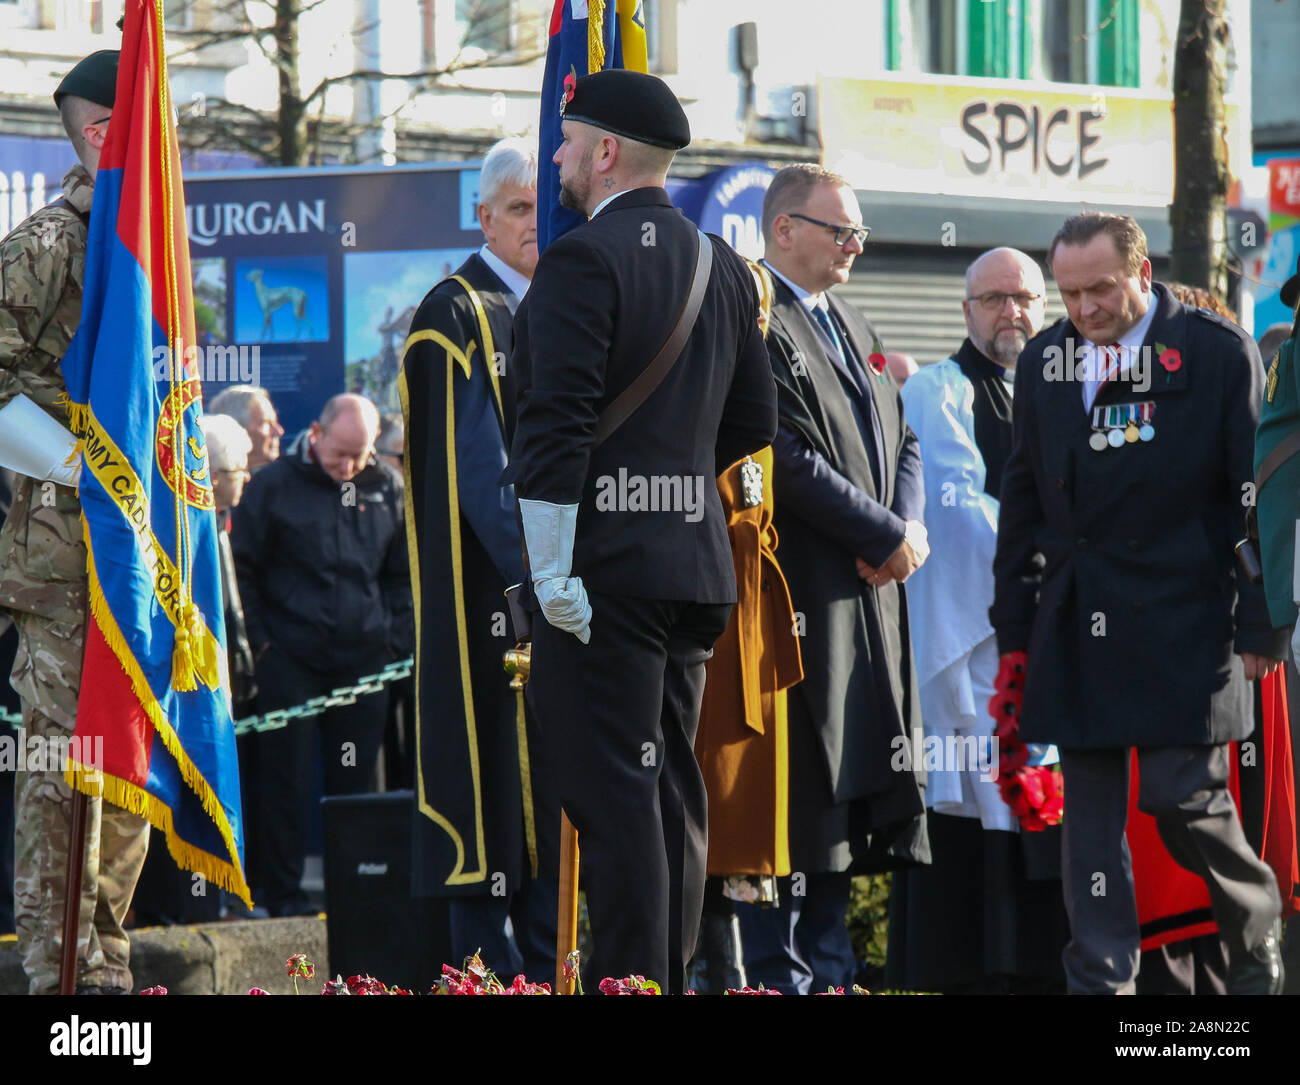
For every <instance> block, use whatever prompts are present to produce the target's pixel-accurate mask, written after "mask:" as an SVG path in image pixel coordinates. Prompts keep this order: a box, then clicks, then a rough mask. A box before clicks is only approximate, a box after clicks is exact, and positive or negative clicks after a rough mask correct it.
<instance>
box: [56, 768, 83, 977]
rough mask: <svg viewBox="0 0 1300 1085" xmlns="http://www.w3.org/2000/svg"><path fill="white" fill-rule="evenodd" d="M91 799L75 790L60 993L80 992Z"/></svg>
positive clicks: (65, 882) (60, 968)
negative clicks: (79, 963)
mask: <svg viewBox="0 0 1300 1085" xmlns="http://www.w3.org/2000/svg"><path fill="white" fill-rule="evenodd" d="M88 803H89V800H88V799H87V798H86V793H85V792H84V791H82V790H81V788H79V787H74V788H73V789H72V838H71V840H70V841H69V843H68V875H67V878H65V879H64V883H63V884H64V890H65V892H66V894H67V896H66V897H65V898H64V901H63V944H62V945H61V946H60V953H59V994H61V995H72V994H76V992H77V928H78V927H79V926H81V879H82V874H83V873H84V871H85V869H86V809H87V805H88Z"/></svg>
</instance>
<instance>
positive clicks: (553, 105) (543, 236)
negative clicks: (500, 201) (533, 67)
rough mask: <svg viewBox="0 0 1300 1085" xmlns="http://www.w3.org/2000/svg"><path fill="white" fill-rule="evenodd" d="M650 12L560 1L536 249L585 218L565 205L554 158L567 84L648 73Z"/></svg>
mask: <svg viewBox="0 0 1300 1085" xmlns="http://www.w3.org/2000/svg"><path fill="white" fill-rule="evenodd" d="M645 31H646V28H645V14H644V9H643V7H642V3H641V0H617V4H616V3H615V0H555V7H554V8H553V9H552V11H551V36H550V42H549V44H548V45H547V47H546V74H545V75H544V76H543V78H542V115H541V122H540V124H539V125H538V141H537V142H538V147H537V152H538V153H537V162H538V169H537V251H538V252H539V253H540V252H545V251H546V246H547V245H549V244H550V243H551V242H552V241H554V240H555V239H556V238H557V237H561V236H562V235H564V234H565V233H567V232H568V231H569V230H572V229H573V228H574V227H575V226H577V225H579V224H580V223H582V222H585V221H586V219H585V217H584V216H583V215H581V214H579V213H578V212H577V211H570V210H569V209H568V208H567V207H561V206H560V167H559V166H557V165H556V164H555V163H554V162H552V161H551V159H552V158H553V157H554V155H555V152H556V151H557V150H558V149H559V146H560V144H561V143H563V142H564V137H563V136H562V135H561V134H560V102H561V101H562V100H563V98H564V94H565V90H566V87H565V80H566V79H568V78H569V77H570V76H572V77H573V79H574V80H576V79H578V78H580V77H581V76H584V75H590V74H591V73H592V72H598V71H602V70H603V69H605V68H630V69H632V70H633V71H638V72H643V71H645V70H646V32H645Z"/></svg>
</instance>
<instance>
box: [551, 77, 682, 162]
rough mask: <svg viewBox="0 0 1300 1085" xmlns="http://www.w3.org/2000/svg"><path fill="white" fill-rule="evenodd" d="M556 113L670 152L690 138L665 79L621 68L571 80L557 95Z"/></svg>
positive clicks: (680, 147)
mask: <svg viewBox="0 0 1300 1085" xmlns="http://www.w3.org/2000/svg"><path fill="white" fill-rule="evenodd" d="M570 89H571V90H572V95H570V94H569V90H570ZM560 116H561V117H562V118H563V119H564V120H566V121H581V122H582V123H583V124H590V125H594V126H595V127H596V128H601V129H604V130H605V131H606V132H612V133H613V134H614V135H616V136H626V137H627V138H628V139H634V140H636V141H637V142H638V143H649V144H651V145H652V146H654V147H669V148H671V149H672V150H674V151H680V150H681V149H682V148H683V147H685V146H686V145H687V144H688V143H690V141H691V126H690V125H689V124H688V123H687V121H686V114H685V113H684V112H683V111H682V106H681V103H680V102H679V101H678V100H677V95H675V94H674V93H673V92H672V91H671V90H669V89H668V84H667V83H665V82H664V81H663V80H662V79H658V78H656V77H655V76H653V75H647V74H646V73H645V72H632V71H628V70H627V69H626V68H606V69H605V70H604V71H602V72H593V73H592V74H591V75H584V76H583V77H582V78H581V79H579V80H577V82H576V83H571V84H570V87H569V88H566V90H565V94H564V96H563V97H562V98H561V99H560Z"/></svg>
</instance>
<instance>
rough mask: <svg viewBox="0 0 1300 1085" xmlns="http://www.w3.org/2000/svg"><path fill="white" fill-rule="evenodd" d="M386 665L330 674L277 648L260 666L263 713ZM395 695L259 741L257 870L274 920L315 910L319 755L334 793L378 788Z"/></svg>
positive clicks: (261, 897)
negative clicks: (310, 836)
mask: <svg viewBox="0 0 1300 1085" xmlns="http://www.w3.org/2000/svg"><path fill="white" fill-rule="evenodd" d="M384 662H386V660H372V661H371V664H372V665H370V666H366V665H365V661H362V662H361V663H359V665H358V669H357V672H356V674H322V673H320V672H318V671H313V670H311V669H309V668H307V667H304V666H302V665H301V664H300V663H298V662H297V661H296V660H294V659H291V658H290V657H289V656H287V655H285V654H284V653H283V652H281V651H279V650H278V649H277V648H276V647H275V645H272V646H271V647H269V648H268V649H267V650H266V652H265V653H264V654H263V656H262V658H261V659H260V660H258V663H257V685H258V697H257V705H258V711H259V712H263V713H265V712H269V711H271V710H272V709H276V708H289V707H292V706H293V705H297V704H302V703H304V702H305V701H307V700H308V698H311V697H319V696H322V695H324V694H326V693H329V692H330V690H332V689H336V688H338V687H339V686H343V685H347V684H349V683H352V682H355V681H356V679H357V677H358V676H360V675H362V674H372V673H374V672H375V671H377V670H379V669H380V668H381V667H382V666H383V663H384ZM387 705H388V690H387V689H386V688H385V689H384V690H383V691H381V692H379V693H371V694H367V695H366V696H364V697H359V698H357V701H356V703H355V704H350V705H340V706H339V707H337V708H331V709H328V710H327V711H326V712H324V713H322V714H321V715H319V716H315V717H311V718H309V719H303V720H291V721H290V722H289V724H288V726H286V727H280V728H277V729H275V730H272V731H263V732H261V733H259V734H257V735H256V736H255V738H254V744H255V746H256V761H257V773H256V777H255V784H254V787H255V789H256V790H255V791H254V792H253V794H252V795H251V796H249V797H248V798H246V799H245V803H246V805H251V806H254V807H255V810H254V816H253V817H252V818H251V819H250V820H251V821H252V823H253V824H254V825H255V826H256V827H257V830H258V834H259V838H258V841H257V845H258V846H257V847H256V848H255V849H254V852H255V854H256V856H257V869H256V870H254V871H253V877H254V889H255V891H256V898H255V899H256V902H257V903H258V904H264V905H265V906H266V909H267V911H268V912H270V913H271V915H272V916H275V915H294V914H298V913H299V912H301V911H302V910H303V909H304V908H305V907H306V905H307V898H306V895H305V894H304V893H303V892H302V889H301V883H302V873H303V862H304V859H305V858H306V848H307V821H308V817H309V814H310V808H309V804H310V802H311V800H312V795H311V784H312V755H313V752H314V750H315V747H316V744H317V743H319V744H320V750H321V758H322V763H323V766H324V777H325V781H324V790H325V794H326V795H355V794H361V793H364V792H369V791H375V790H377V789H378V784H379V781H378V774H377V772H376V767H377V762H378V757H379V748H380V745H381V743H382V742H383V737H384V722H385V718H386V715H387Z"/></svg>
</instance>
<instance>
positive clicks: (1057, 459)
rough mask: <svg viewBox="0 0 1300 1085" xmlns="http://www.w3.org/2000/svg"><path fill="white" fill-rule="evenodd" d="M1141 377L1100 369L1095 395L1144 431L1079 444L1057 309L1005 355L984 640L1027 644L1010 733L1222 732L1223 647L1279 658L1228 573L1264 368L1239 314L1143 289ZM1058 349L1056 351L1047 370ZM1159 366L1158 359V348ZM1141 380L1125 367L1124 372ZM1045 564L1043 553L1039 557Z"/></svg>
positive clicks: (1011, 646)
mask: <svg viewBox="0 0 1300 1085" xmlns="http://www.w3.org/2000/svg"><path fill="white" fill-rule="evenodd" d="M1153 292H1154V298H1153V301H1152V304H1154V305H1155V306H1156V315H1155V318H1154V320H1153V321H1152V324H1151V328H1150V330H1149V332H1148V334H1147V337H1146V345H1147V346H1150V347H1152V348H1155V347H1156V344H1159V345H1160V347H1161V348H1163V349H1165V350H1176V351H1177V352H1178V357H1179V360H1180V361H1181V364H1180V365H1176V366H1175V367H1174V368H1172V369H1166V368H1165V367H1162V366H1161V365H1160V364H1158V362H1157V360H1156V354H1157V351H1156V350H1155V349H1153V350H1152V352H1151V361H1150V380H1151V385H1150V388H1149V389H1148V390H1146V391H1141V390H1140V384H1141V383H1143V382H1142V381H1141V380H1140V379H1139V380H1120V381H1112V382H1111V383H1110V384H1108V385H1106V386H1104V387H1103V389H1102V391H1101V392H1100V394H1099V395H1098V397H1097V401H1096V406H1107V405H1114V404H1121V403H1140V402H1143V401H1150V402H1152V403H1154V404H1155V413H1154V416H1153V418H1152V424H1153V426H1154V428H1155V436H1154V439H1153V440H1151V441H1149V442H1147V441H1136V442H1134V443H1131V444H1128V443H1126V444H1124V445H1122V446H1121V447H1119V448H1110V447H1107V448H1106V449H1104V450H1102V451H1094V450H1093V449H1091V448H1090V447H1089V444H1088V441H1089V438H1090V436H1091V435H1092V427H1091V413H1090V412H1085V410H1084V407H1083V397H1082V388H1081V385H1080V384H1079V381H1078V380H1077V379H1062V375H1063V374H1065V373H1068V374H1071V375H1077V374H1076V373H1075V368H1076V367H1075V364H1074V363H1073V349H1074V348H1075V346H1077V345H1080V344H1082V342H1083V337H1082V336H1081V335H1079V333H1078V332H1077V331H1076V330H1075V328H1074V326H1073V325H1072V324H1071V323H1070V321H1069V320H1062V321H1060V322H1058V323H1057V324H1055V325H1053V326H1052V327H1051V328H1049V329H1047V330H1046V331H1044V332H1041V333H1040V334H1039V335H1038V336H1037V337H1035V338H1034V339H1033V340H1031V341H1030V343H1029V345H1028V346H1026V347H1025V350H1024V353H1023V354H1021V356H1020V362H1019V364H1018V366H1017V368H1016V387H1015V407H1014V410H1015V438H1014V447H1013V450H1012V453H1011V459H1010V460H1009V461H1008V463H1007V468H1006V473H1005V475H1004V476H1003V483H1002V502H1001V513H1000V516H999V518H998V548H997V556H996V559H995V561H994V576H995V580H996V587H995V592H994V599H993V606H992V607H991V608H990V612H989V617H990V620H991V621H992V623H993V628H994V630H995V631H996V633H997V637H998V649H999V651H1001V652H1004V653H1005V652H1010V651H1016V650H1021V649H1027V650H1028V653H1029V669H1028V675H1027V682H1026V686H1025V701H1024V722H1023V725H1022V726H1023V733H1024V737H1025V738H1027V739H1029V740H1031V741H1038V742H1059V743H1060V744H1061V745H1063V746H1065V747H1067V748H1070V747H1074V748H1085V749H1086V748H1107V747H1117V746H1133V745H1137V746H1166V745H1186V744H1202V743H1220V742H1226V741H1230V740H1233V739H1240V738H1244V737H1245V736H1246V735H1247V734H1249V733H1250V731H1251V727H1252V716H1251V704H1250V691H1249V689H1248V686H1247V684H1246V682H1245V678H1244V674H1243V672H1242V668H1241V664H1240V662H1238V661H1237V659H1236V658H1235V657H1234V655H1233V652H1234V651H1237V652H1241V651H1248V652H1255V653H1258V654H1261V655H1266V656H1271V657H1273V658H1281V656H1282V654H1283V652H1284V650H1285V646H1286V635H1285V632H1284V631H1282V632H1275V631H1274V630H1273V628H1272V626H1271V623H1270V622H1269V619H1268V612H1267V609H1266V607H1265V604H1264V596H1263V592H1262V590H1261V589H1260V588H1259V587H1258V586H1254V585H1251V584H1250V583H1249V582H1248V581H1247V580H1246V579H1245V577H1244V576H1240V575H1238V566H1237V560H1236V557H1235V556H1234V554H1233V546H1234V544H1235V543H1236V542H1237V541H1238V540H1239V539H1240V538H1241V537H1242V536H1243V535H1244V534H1245V520H1244V517H1245V511H1246V502H1247V501H1248V500H1249V491H1248V488H1247V487H1248V484H1249V483H1250V482H1251V480H1252V477H1253V476H1252V456H1253V452H1254V441H1255V427H1256V424H1257V422H1258V420H1259V409H1260V400H1261V398H1262V391H1263V376H1264V374H1263V367H1262V365H1261V364H1260V360H1259V352H1258V350H1257V349H1256V347H1255V343H1254V341H1253V340H1252V339H1251V338H1250V336H1249V335H1247V334H1246V332H1245V331H1243V330H1242V329H1241V328H1239V327H1237V326H1236V325H1235V324H1232V323H1231V322H1229V321H1227V320H1224V319H1223V318H1222V317H1219V316H1216V315H1214V314H1213V313H1210V312H1208V311H1207V310H1204V309H1193V308H1190V307H1188V306H1185V305H1183V304H1182V303H1181V302H1179V301H1177V300H1176V299H1175V298H1174V297H1172V296H1171V295H1170V294H1169V292H1168V291H1167V290H1166V289H1165V288H1164V287H1163V286H1161V285H1160V284H1159V283H1156V284H1154V287H1153ZM1058 357H1061V358H1064V359H1065V363H1066V364H1065V365H1064V366H1062V365H1060V364H1058V365H1056V367H1055V368H1049V365H1051V364H1052V363H1053V362H1054V361H1055V360H1056V359H1057V358H1058ZM1170 360H1171V363H1172V359H1170ZM1139 377H1140V375H1139ZM1044 562H1045V564H1044Z"/></svg>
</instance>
